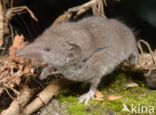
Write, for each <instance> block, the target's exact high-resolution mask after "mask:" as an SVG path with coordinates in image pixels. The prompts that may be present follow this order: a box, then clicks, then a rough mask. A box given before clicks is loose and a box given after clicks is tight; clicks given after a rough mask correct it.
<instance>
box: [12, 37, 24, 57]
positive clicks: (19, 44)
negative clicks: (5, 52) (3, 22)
mask: <svg viewBox="0 0 156 115" xmlns="http://www.w3.org/2000/svg"><path fill="white" fill-rule="evenodd" d="M24 46H25V44H24V36H23V35H16V36H15V38H14V40H13V45H12V46H11V47H10V49H9V51H10V56H15V53H16V52H17V51H18V50H20V49H22V48H23V47H24Z"/></svg>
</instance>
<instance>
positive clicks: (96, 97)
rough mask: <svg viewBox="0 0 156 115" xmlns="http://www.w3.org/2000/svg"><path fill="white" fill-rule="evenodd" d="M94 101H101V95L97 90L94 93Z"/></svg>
mask: <svg viewBox="0 0 156 115" xmlns="http://www.w3.org/2000/svg"><path fill="white" fill-rule="evenodd" d="M94 99H95V100H96V101H102V100H103V94H102V93H101V92H100V91H99V90H97V91H96V93H95V98H94Z"/></svg>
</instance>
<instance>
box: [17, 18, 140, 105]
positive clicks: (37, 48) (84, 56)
mask: <svg viewBox="0 0 156 115" xmlns="http://www.w3.org/2000/svg"><path fill="white" fill-rule="evenodd" d="M137 53H138V52H137V47H136V40H135V37H134V35H133V33H132V31H131V30H130V29H129V28H128V27H127V26H125V25H124V24H122V23H120V22H119V21H117V20H115V19H107V18H102V17H88V18H85V19H82V20H81V21H79V22H75V23H71V22H65V23H63V24H61V25H60V26H58V27H56V28H52V27H50V28H49V29H47V30H46V31H45V32H44V33H43V34H42V35H41V36H40V37H39V38H38V39H37V40H36V41H35V42H34V43H32V44H30V45H28V46H26V47H25V48H23V49H22V50H21V51H19V52H18V53H17V56H23V57H26V58H30V59H32V58H38V59H40V60H42V61H43V62H46V63H48V65H49V67H48V68H51V67H54V68H56V69H57V70H59V71H60V72H61V73H62V74H63V75H64V77H65V78H67V79H69V80H73V81H84V82H88V83H90V84H91V86H90V90H89V91H88V92H87V93H86V94H84V95H82V96H81V97H80V98H79V100H80V102H85V103H87V102H88V101H89V100H90V99H92V98H93V97H94V94H95V91H96V88H97V86H98V84H99V82H100V80H101V78H102V77H103V76H105V75H106V74H108V73H110V72H112V71H113V70H114V69H115V67H116V66H118V65H119V64H120V63H121V62H122V61H123V60H126V59H128V58H129V57H131V62H132V63H135V62H136V58H137ZM48 68H45V69H44V70H43V72H42V74H41V76H40V77H41V78H45V75H46V74H47V71H48Z"/></svg>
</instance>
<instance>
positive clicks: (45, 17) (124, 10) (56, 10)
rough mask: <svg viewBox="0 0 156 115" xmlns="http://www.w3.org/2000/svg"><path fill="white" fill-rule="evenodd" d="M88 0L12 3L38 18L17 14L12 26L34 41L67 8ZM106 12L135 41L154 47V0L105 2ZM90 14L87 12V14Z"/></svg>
mask: <svg viewBox="0 0 156 115" xmlns="http://www.w3.org/2000/svg"><path fill="white" fill-rule="evenodd" d="M87 1H88V0H14V6H21V5H27V6H28V7H29V8H30V9H31V10H32V11H33V13H34V14H35V16H36V17H37V18H38V20H39V21H38V22H35V21H34V20H32V19H31V17H30V16H29V15H28V14H26V13H24V14H22V15H16V16H15V17H14V18H13V19H12V21H11V23H12V25H13V27H14V28H16V29H17V30H18V31H19V32H20V33H23V34H24V36H25V37H26V39H27V40H28V41H33V40H34V39H35V38H36V37H37V36H38V35H40V34H41V33H42V32H43V31H44V30H45V29H46V28H47V27H49V26H50V25H51V24H52V23H53V21H54V20H55V19H56V18H57V17H58V16H59V15H61V14H62V13H63V12H64V11H66V10H67V9H68V8H71V7H73V6H76V5H80V4H83V3H85V2H87ZM105 13H106V16H107V17H108V18H116V19H119V20H121V21H122V22H123V23H125V24H126V25H128V26H129V27H130V28H132V30H133V31H134V33H135V35H136V37H137V39H145V40H147V41H148V42H149V43H150V44H151V46H152V47H153V48H156V45H155V44H156V40H155V39H156V0H120V2H118V1H115V0H107V6H106V7H105ZM87 15H90V13H87V14H86V16H87Z"/></svg>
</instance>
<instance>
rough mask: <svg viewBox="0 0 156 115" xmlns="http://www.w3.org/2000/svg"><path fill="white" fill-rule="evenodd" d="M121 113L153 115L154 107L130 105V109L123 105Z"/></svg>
mask: <svg viewBox="0 0 156 115" xmlns="http://www.w3.org/2000/svg"><path fill="white" fill-rule="evenodd" d="M122 111H124V112H129V113H134V114H138V113H140V114H141V113H142V114H145V113H148V114H154V113H155V110H154V106H147V105H139V104H138V105H134V104H131V105H130V107H127V105H126V104H123V109H122Z"/></svg>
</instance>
